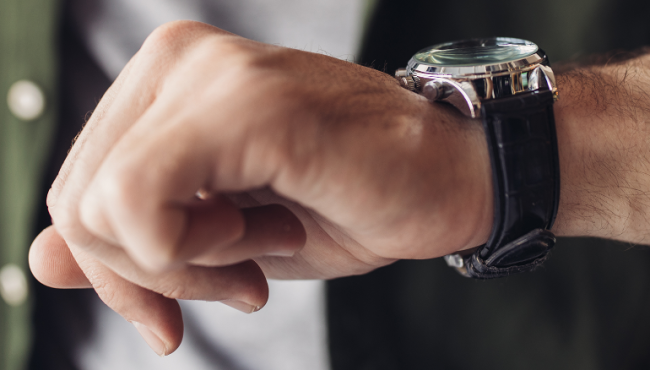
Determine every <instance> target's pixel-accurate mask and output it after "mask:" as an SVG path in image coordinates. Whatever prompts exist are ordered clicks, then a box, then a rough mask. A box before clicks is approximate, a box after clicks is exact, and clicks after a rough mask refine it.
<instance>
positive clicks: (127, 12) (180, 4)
mask: <svg viewBox="0 0 650 370" xmlns="http://www.w3.org/2000/svg"><path fill="white" fill-rule="evenodd" d="M71 3H72V4H71V5H72V7H71V9H72V12H73V19H74V22H75V23H76V24H77V26H78V28H79V29H80V31H81V33H82V38H83V40H84V42H85V44H86V47H87V48H88V50H89V51H90V52H91V54H92V56H93V57H94V58H95V60H96V61H97V63H98V64H99V65H100V66H101V67H102V68H103V70H104V72H106V74H107V75H108V76H110V77H111V78H115V77H116V76H117V75H118V74H119V72H120V70H121V69H122V68H123V67H124V65H125V64H126V63H127V61H128V60H129V59H130V58H131V57H132V56H133V54H135V52H137V50H138V49H139V47H140V45H141V44H142V42H143V41H144V39H145V38H146V36H147V35H148V34H149V33H150V32H151V31H153V30H154V29H155V28H156V27H157V26H159V25H161V24H163V23H165V22H169V21H173V20H178V19H192V20H197V21H201V22H205V23H210V24H212V25H215V26H217V27H220V28H223V29H225V30H227V31H230V32H233V33H236V34H239V35H242V36H245V37H248V38H251V39H255V40H258V41H262V42H266V43H271V44H277V45H282V46H287V47H293V48H297V49H302V50H307V51H313V52H322V53H326V54H329V55H332V56H335V57H338V58H342V59H347V60H353V59H354V54H355V52H356V49H357V47H358V43H359V39H360V36H361V20H362V18H363V14H362V13H363V10H364V4H365V1H364V0H135V1H134V0H92V1H91V0H72V1H71ZM181 307H182V309H183V315H184V316H183V317H184V321H185V333H184V340H183V344H182V345H181V347H180V348H179V349H178V350H177V351H176V352H175V353H174V354H172V355H170V356H169V357H167V358H164V359H161V358H159V357H157V356H156V355H155V354H154V352H153V351H151V350H150V349H149V348H148V347H147V345H146V344H145V342H144V341H143V340H142V339H141V338H140V337H139V335H138V333H137V331H136V330H135V328H133V327H132V326H131V324H129V323H127V322H126V321H125V320H123V319H122V318H121V317H120V316H119V315H117V314H116V313H114V312H113V311H111V310H110V309H109V308H107V307H106V306H105V305H103V304H102V303H101V302H99V301H97V302H95V303H94V304H93V310H94V313H95V317H96V318H97V322H96V325H95V328H96V330H95V332H94V334H93V336H92V337H91V338H90V340H88V341H86V342H85V343H84V344H83V345H82V346H81V347H79V348H77V349H76V354H75V358H76V359H77V363H78V364H79V366H80V367H81V368H82V369H92V370H103V369H106V370H109V369H111V370H113V369H123V370H127V369H134V370H135V369H138V370H141V369H181V368H182V369H184V370H185V369H187V370H194V369H197V370H202V369H218V370H258V369H264V370H293V369H295V370H304V369H310V370H326V369H329V358H328V351H327V332H326V323H325V308H324V307H325V292H324V283H323V282H320V281H293V282H288V281H271V282H270V300H269V303H268V304H267V306H266V307H265V308H264V309H262V310H261V311H260V312H257V313H255V314H252V315H245V314H242V313H240V312H238V311H235V310H234V309H232V308H230V307H227V306H224V305H222V304H220V303H208V302H189V301H188V302H181Z"/></svg>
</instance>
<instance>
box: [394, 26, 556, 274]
mask: <svg viewBox="0 0 650 370" xmlns="http://www.w3.org/2000/svg"><path fill="white" fill-rule="evenodd" d="M395 76H396V78H397V79H398V80H399V81H400V84H401V85H402V86H403V87H405V88H407V89H409V90H411V91H414V92H416V93H419V94H422V95H423V96H425V97H426V98H428V99H429V100H430V101H432V102H444V103H449V104H451V105H453V106H454V107H456V108H457V109H458V110H459V111H460V112H462V113H463V114H465V115H466V116H469V117H472V118H476V119H481V120H482V122H483V128H484V130H485V136H486V139H487V144H488V145H487V146H488V151H489V154H490V163H491V165H492V182H493V185H494V200H495V201H494V223H493V227H492V233H491V235H490V237H489V239H488V241H487V243H486V244H484V245H482V246H480V247H478V248H477V249H475V250H474V251H470V252H469V253H457V254H451V255H448V256H445V260H446V261H447V264H449V265H450V266H452V267H455V268H456V269H457V270H458V271H459V272H460V273H461V274H462V275H464V276H467V277H472V278H478V279H490V278H497V277H503V276H507V275H510V274H513V273H518V272H525V271H531V270H533V269H535V268H537V267H539V266H540V265H541V264H542V263H543V262H544V261H545V260H546V259H547V258H548V254H549V251H550V250H551V249H552V248H553V246H554V245H555V236H554V235H553V234H552V233H551V232H550V231H549V229H550V228H551V226H553V221H554V220H555V216H556V214H557V208H558V202H559V196H560V172H559V163H558V162H559V161H558V151H557V139H556V133H555V120H554V116H553V103H554V102H555V101H556V100H557V99H558V90H557V87H556V84H555V76H554V75H553V71H552V70H551V67H550V63H549V60H548V58H547V56H546V53H544V51H542V50H541V49H540V48H539V47H538V46H537V45H536V44H534V43H532V42H530V41H526V40H521V39H516V38H505V37H494V38H485V39H471V40H462V41H454V42H447V43H443V44H438V45H434V46H431V47H428V48H426V49H423V50H421V51H419V52H418V53H417V54H415V55H414V56H413V57H412V58H411V60H410V61H409V62H408V65H407V67H406V68H405V69H399V70H397V71H396V73H395Z"/></svg>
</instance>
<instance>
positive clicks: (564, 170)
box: [553, 55, 650, 243]
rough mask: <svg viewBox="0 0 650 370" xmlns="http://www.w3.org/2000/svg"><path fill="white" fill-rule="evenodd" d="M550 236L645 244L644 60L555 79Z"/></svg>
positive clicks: (649, 169)
mask: <svg viewBox="0 0 650 370" xmlns="http://www.w3.org/2000/svg"><path fill="white" fill-rule="evenodd" d="M558 85H559V87H560V94H561V96H560V100H559V101H558V102H557V104H556V105H555V115H556V125H557V131H558V146H559V154H560V169H561V182H562V184H561V194H560V208H559V212H558V218H557V222H556V224H555V226H554V228H553V229H554V231H555V232H556V234H557V235H561V236H579V235H589V236H597V237H604V238H613V239H619V240H625V241H630V242H634V243H650V95H649V94H648V91H649V89H650V56H648V55H641V56H638V57H636V58H633V59H630V60H627V61H625V62H620V63H614V64H612V63H609V64H604V65H592V66H587V67H579V68H575V69H571V70H568V71H566V72H564V73H560V74H559V75H558Z"/></svg>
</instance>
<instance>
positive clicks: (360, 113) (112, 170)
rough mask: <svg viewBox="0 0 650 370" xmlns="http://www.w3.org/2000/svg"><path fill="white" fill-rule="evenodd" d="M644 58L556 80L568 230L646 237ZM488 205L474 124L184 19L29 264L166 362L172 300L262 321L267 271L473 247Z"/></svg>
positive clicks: (177, 327)
mask: <svg viewBox="0 0 650 370" xmlns="http://www.w3.org/2000/svg"><path fill="white" fill-rule="evenodd" d="M644 62H645V58H644V57H641V58H637V59H634V60H632V61H627V62H625V63H618V64H615V65H611V66H605V67H595V66H593V67H588V68H582V69H574V70H572V71H568V72H566V73H564V74H560V75H559V76H558V82H559V85H560V91H561V94H562V98H561V100H560V101H559V102H558V103H556V105H555V112H556V121H557V131H558V145H559V150H560V167H561V178H562V184H561V199H560V209H559V213H558V217H557V221H556V224H555V226H554V228H553V231H554V232H555V233H556V234H557V235H564V236H575V235H592V236H602V237H609V238H617V239H621V240H627V241H632V242H639V243H642V242H647V238H648V227H647V225H648V223H647V219H646V211H647V210H646V208H647V206H646V205H648V204H650V202H649V200H648V196H647V194H646V193H645V192H644V191H643V189H647V188H648V185H647V184H648V183H649V182H650V178H648V173H650V172H648V171H647V166H648V161H647V159H648V158H650V155H649V154H650V153H648V151H649V149H646V148H650V145H648V141H649V140H650V136H649V135H648V134H649V132H648V129H647V128H646V124H645V123H646V122H647V120H646V119H647V116H648V110H647V109H646V108H643V107H645V105H643V106H642V104H641V103H644V102H646V101H647V96H645V93H644V92H643V88H642V87H643V86H647V80H648V75H647V70H646V67H645V64H644ZM630 71H632V72H630ZM626 73H627V75H626ZM629 73H633V75H634V78H631V77H632V76H630V75H629ZM596 75H597V76H598V77H606V78H604V80H606V81H610V82H611V84H610V86H609V90H608V91H607V94H610V95H612V96H613V97H612V98H611V99H609V98H607V99H606V98H604V97H603V89H602V88H601V87H600V86H596V84H594V83H593V82H590V81H592V80H593V78H594V76H596ZM626 76H627V77H626ZM605 90H607V89H605ZM620 91H625V94H622V93H620ZM616 99H619V100H620V101H618V100H616ZM492 201H493V200H492V184H491V172H490V163H489V157H488V153H487V148H486V144H485V137H484V134H483V132H482V129H481V125H480V122H479V121H476V120H470V119H468V118H466V117H464V116H462V115H460V113H458V112H456V111H455V110H454V109H451V108H450V107H448V106H446V105H444V104H431V103H429V102H428V101H427V100H426V99H424V98H423V97H421V96H418V95H416V94H413V93H411V92H409V91H406V90H405V89H402V88H401V87H399V85H398V84H397V82H396V81H395V80H394V79H393V78H392V77H391V76H388V75H386V74H384V73H382V72H379V71H376V70H373V69H370V68H366V67H362V66H358V65H355V64H352V63H348V62H344V61H340V60H337V59H333V58H330V57H327V56H324V55H318V54H312V53H307V52H302V51H297V50H291V49H286V48H281V47H277V46H270V45H265V44H261V43H257V42H253V41H250V40H246V39H243V38H241V37H238V36H235V35H232V34H229V33H226V32H224V31H222V30H219V29H216V28H214V27H211V26H207V25H204V24H200V23H195V22H186V21H184V22H174V23H170V24H167V25H165V26H163V27H161V28H159V29H157V30H156V31H155V32H154V33H153V34H152V35H151V36H150V37H149V38H148V39H147V41H146V42H145V43H144V45H143V46H142V48H141V50H140V51H139V52H138V54H137V55H136V56H135V57H134V58H133V59H132V60H131V61H130V63H129V64H128V65H127V67H126V68H125V69H124V71H123V72H122V73H121V74H120V76H119V77H118V79H117V80H116V82H115V83H114V84H113V86H111V88H110V89H109V90H108V91H107V93H106V95H105V96H104V98H103V99H102V100H101V102H100V103H99V106H98V107H97V109H96V110H95V113H94V114H93V116H92V117H91V119H90V120H89V122H88V124H87V125H86V127H85V128H84V130H83V131H82V132H81V134H80V135H79V137H78V139H77V140H76V143H75V144H74V146H73V148H72V150H71V151H70V154H69V156H68V158H67V160H66V162H65V164H64V165H63V168H62V169H61V172H60V174H59V176H58V178H57V179H56V181H55V182H54V184H53V185H52V188H51V190H50V193H49V196H48V200H47V202H48V207H49V210H50V213H51V215H52V220H53V226H52V227H50V228H48V229H46V230H44V231H43V232H42V233H41V234H40V235H39V236H38V238H37V239H36V240H35V241H34V243H33V245H32V248H31V250H30V266H31V268H32V271H33V273H34V275H35V276H36V278H37V279H38V280H39V281H41V282H42V283H44V284H45V285H49V286H52V287H57V288H87V287H92V288H94V289H95V290H96V291H97V293H98V294H99V296H100V298H101V299H102V300H104V302H105V303H106V304H107V305H108V306H110V307H111V308H112V309H114V310H115V311H116V312H118V313H120V314H121V315H122V316H123V317H124V318H126V319H127V320H129V321H131V322H134V323H135V325H136V328H138V330H139V331H140V333H141V334H142V335H143V337H144V338H145V340H146V341H147V343H149V344H150V346H151V347H152V348H153V349H154V350H155V351H156V352H157V353H158V354H160V355H166V354H169V353H171V352H173V351H174V350H175V349H176V348H177V347H178V345H180V342H181V338H182V319H181V316H180V309H179V307H178V304H177V303H176V301H175V300H176V299H201V300H212V301H222V302H224V303H225V304H229V305H231V306H233V307H235V308H237V309H240V310H242V311H244V312H253V311H256V310H258V309H259V308H260V307H262V306H263V305H264V304H265V302H266V300H267V299H268V288H267V285H266V278H278V279H328V278H335V277H341V276H349V275H356V274H363V273H367V272H369V271H372V270H374V269H376V268H378V267H381V266H384V265H387V264H390V263H392V262H393V261H395V260H397V259H404V258H411V259H425V258H434V257H439V256H442V255H446V254H449V253H451V252H455V251H458V250H462V249H468V248H472V247H475V246H478V245H481V244H483V243H484V242H485V241H486V240H487V238H488V236H489V233H490V230H491V228H492V216H491V215H492V207H493V205H492Z"/></svg>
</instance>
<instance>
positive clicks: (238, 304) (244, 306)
mask: <svg viewBox="0 0 650 370" xmlns="http://www.w3.org/2000/svg"><path fill="white" fill-rule="evenodd" d="M221 303H223V304H225V305H226V306H230V307H232V308H234V309H236V310H239V311H241V312H243V313H253V312H257V311H259V310H260V309H261V308H262V307H260V306H253V305H250V304H248V303H246V302H242V301H235V300H233V299H226V300H224V301H221Z"/></svg>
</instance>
